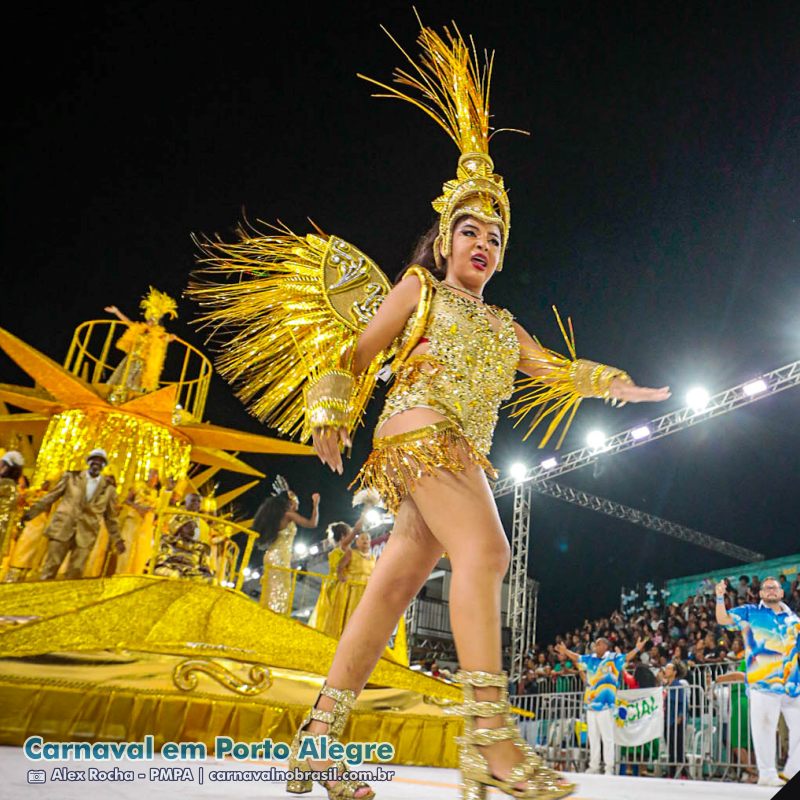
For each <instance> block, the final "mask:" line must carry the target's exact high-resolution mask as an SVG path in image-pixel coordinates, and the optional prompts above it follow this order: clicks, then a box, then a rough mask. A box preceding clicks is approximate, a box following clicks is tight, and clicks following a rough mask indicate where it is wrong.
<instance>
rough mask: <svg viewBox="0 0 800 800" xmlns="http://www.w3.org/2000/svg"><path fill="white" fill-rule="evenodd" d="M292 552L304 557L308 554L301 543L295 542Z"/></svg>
mask: <svg viewBox="0 0 800 800" xmlns="http://www.w3.org/2000/svg"><path fill="white" fill-rule="evenodd" d="M294 552H295V553H296V554H297V555H298V556H304V555H305V554H306V553H307V552H308V548H307V547H306V546H305V544H303V542H296V543H295V546H294Z"/></svg>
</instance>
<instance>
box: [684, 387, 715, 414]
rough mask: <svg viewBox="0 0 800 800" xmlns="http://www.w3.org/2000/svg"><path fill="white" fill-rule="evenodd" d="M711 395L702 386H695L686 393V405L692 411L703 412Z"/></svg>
mask: <svg viewBox="0 0 800 800" xmlns="http://www.w3.org/2000/svg"><path fill="white" fill-rule="evenodd" d="M709 398H710V395H709V393H708V392H707V391H706V390H705V389H704V388H703V387H702V386H695V387H694V388H692V389H689V391H688V392H687V393H686V403H687V405H688V406H689V408H691V409H692V411H702V410H703V409H704V408H705V407H706V406H707V405H708V401H709Z"/></svg>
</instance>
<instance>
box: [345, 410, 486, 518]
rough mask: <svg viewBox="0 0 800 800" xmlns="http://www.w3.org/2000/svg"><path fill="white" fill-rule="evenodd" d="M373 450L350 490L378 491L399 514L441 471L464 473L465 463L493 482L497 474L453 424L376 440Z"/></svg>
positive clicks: (437, 423) (392, 509)
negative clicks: (420, 487) (429, 478)
mask: <svg viewBox="0 0 800 800" xmlns="http://www.w3.org/2000/svg"><path fill="white" fill-rule="evenodd" d="M373 445H374V447H373V450H372V452H371V453H370V454H369V458H368V459H367V460H366V462H365V463H364V466H363V467H361V470H360V471H359V473H358V475H356V478H355V480H354V481H353V482H352V483H351V484H350V486H349V487H348V488H353V487H354V486H357V489H356V491H358V490H360V489H375V490H376V491H377V492H378V494H379V495H380V496H381V498H382V499H383V502H384V504H385V506H386V510H387V511H389V513H391V514H396V513H397V509H398V508H399V507H400V503H402V502H403V499H404V498H405V496H406V495H407V494H410V493H411V492H413V491H414V488H415V487H416V485H417V482H418V481H419V480H420V478H423V477H424V476H426V475H433V473H434V472H435V471H436V470H438V469H446V470H449V471H450V472H461V471H463V470H464V468H465V467H466V463H465V459H466V460H467V461H468V462H471V463H473V464H476V465H477V466H479V467H480V468H481V469H483V470H484V471H485V472H486V474H487V475H488V476H489V477H490V478H492V479H493V480H494V479H496V478H497V472H496V471H495V469H494V467H493V466H492V464H491V462H490V461H489V459H488V458H486V456H484V455H482V454H481V453H479V452H478V451H477V450H476V449H475V448H474V447H473V446H472V445H471V444H470V443H469V442H468V441H467V439H466V437H465V436H464V434H463V433H462V432H461V430H460V429H459V427H458V426H457V425H456V424H455V423H454V422H451V421H450V420H442V421H440V422H434V423H433V424H432V425H425V426H424V427H422V428H417V429H416V430H413V431H408V432H406V433H398V434H395V435H394V436H376V437H375V440H374V442H373Z"/></svg>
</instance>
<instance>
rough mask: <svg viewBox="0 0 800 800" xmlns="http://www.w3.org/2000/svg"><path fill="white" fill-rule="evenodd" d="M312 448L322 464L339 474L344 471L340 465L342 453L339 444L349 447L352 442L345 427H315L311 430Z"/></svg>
mask: <svg viewBox="0 0 800 800" xmlns="http://www.w3.org/2000/svg"><path fill="white" fill-rule="evenodd" d="M311 436H312V440H313V443H314V450H315V451H316V453H317V455H318V456H319V460H320V461H321V462H322V463H323V464H327V465H328V466H329V467H330V468H331V471H332V472H338V473H339V475H341V474H342V473H343V472H344V469H343V467H342V453H341V450H340V449H339V445H340V444H343V445H344V446H345V447H351V446H352V442H351V441H350V437H349V436H348V434H347V429H346V428H344V427H341V428H315V429H314V430H313V431H312V434H311Z"/></svg>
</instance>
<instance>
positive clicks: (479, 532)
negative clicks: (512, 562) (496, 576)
mask: <svg viewBox="0 0 800 800" xmlns="http://www.w3.org/2000/svg"><path fill="white" fill-rule="evenodd" d="M411 499H413V501H414V504H415V505H416V507H417V509H418V511H419V514H420V516H421V517H422V520H423V521H424V523H425V525H427V527H428V529H429V530H430V532H431V534H432V535H433V536H434V537H435V538H436V540H437V541H438V542H439V543H440V545H441V546H442V547H443V548H444V550H445V551H446V552H447V554H448V557H449V558H450V561H451V563H452V564H453V569H454V570H456V569H458V567H459V565H460V564H461V563H465V562H471V563H475V562H476V561H477V562H480V563H481V564H482V565H483V566H484V567H485V568H486V569H492V570H494V571H498V572H501V573H505V571H506V569H507V567H508V552H509V547H508V540H507V539H506V535H505V533H504V531H503V525H502V523H501V522H500V515H499V513H498V511H497V505H496V504H495V501H494V497H493V496H492V490H491V488H490V487H489V482H488V480H487V479H486V474H485V473H484V471H483V470H482V469H481V468H480V467H478V466H476V465H474V464H472V463H470V462H468V461H467V462H466V463H465V467H464V469H463V470H462V471H460V472H451V471H449V470H445V469H439V470H437V471H436V472H435V473H434V474H433V475H429V476H425V477H423V478H421V479H420V480H419V482H418V484H417V486H416V487H415V488H414V490H413V492H412V494H411Z"/></svg>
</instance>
